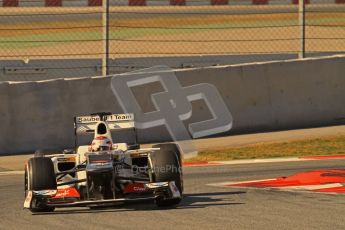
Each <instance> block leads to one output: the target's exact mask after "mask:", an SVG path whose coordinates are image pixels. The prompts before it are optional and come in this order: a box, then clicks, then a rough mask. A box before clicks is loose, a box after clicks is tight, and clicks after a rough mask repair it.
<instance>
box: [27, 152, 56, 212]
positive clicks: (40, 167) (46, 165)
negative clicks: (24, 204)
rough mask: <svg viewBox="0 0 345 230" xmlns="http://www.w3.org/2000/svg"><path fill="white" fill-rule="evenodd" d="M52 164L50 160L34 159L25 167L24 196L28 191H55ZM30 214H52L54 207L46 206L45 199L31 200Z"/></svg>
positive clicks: (34, 198)
mask: <svg viewBox="0 0 345 230" xmlns="http://www.w3.org/2000/svg"><path fill="white" fill-rule="evenodd" d="M56 189H57V183H56V176H55V171H54V164H53V162H52V161H51V159H50V158H45V157H34V158H31V159H30V160H29V161H28V162H27V164H26V166H25V196H27V193H28V191H30V190H31V191H40V190H56ZM32 199H33V200H32V207H31V208H30V211H31V212H52V211H54V207H48V206H47V205H46V200H45V198H41V197H35V196H34V197H33V198H32Z"/></svg>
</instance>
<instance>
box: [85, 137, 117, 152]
mask: <svg viewBox="0 0 345 230" xmlns="http://www.w3.org/2000/svg"><path fill="white" fill-rule="evenodd" d="M112 146H113V143H112V141H111V140H110V139H109V138H107V137H105V136H98V137H96V138H95V139H93V141H92V143H91V146H90V147H91V151H92V152H98V151H107V150H112Z"/></svg>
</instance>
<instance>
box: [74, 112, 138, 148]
mask: <svg viewBox="0 0 345 230" xmlns="http://www.w3.org/2000/svg"><path fill="white" fill-rule="evenodd" d="M100 121H104V122H106V123H107V125H108V128H109V131H110V132H111V133H112V136H113V138H114V134H116V133H119V134H118V135H121V136H122V137H125V139H126V138H128V139H126V140H125V141H122V142H126V143H128V144H130V145H131V146H133V148H136V146H138V137H137V132H136V129H135V122H134V114H132V113H126V114H113V113H109V112H102V113H94V114H90V115H88V116H77V117H74V133H75V146H76V147H77V146H79V144H83V143H84V144H89V143H91V140H92V137H93V135H90V134H94V132H95V129H96V128H97V123H98V122H100ZM117 131H124V132H121V133H120V132H117ZM128 132H129V133H128ZM123 134H127V135H123ZM90 138H91V139H90ZM113 141H114V140H113ZM116 141H119V138H116ZM128 141H129V142H128ZM120 142H121V141H120Z"/></svg>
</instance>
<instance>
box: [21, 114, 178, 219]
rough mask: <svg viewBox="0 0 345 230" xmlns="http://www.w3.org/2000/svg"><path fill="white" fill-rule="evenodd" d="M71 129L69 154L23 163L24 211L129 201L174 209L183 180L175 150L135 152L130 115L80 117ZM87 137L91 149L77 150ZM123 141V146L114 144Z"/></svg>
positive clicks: (166, 146)
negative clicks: (73, 138)
mask: <svg viewBox="0 0 345 230" xmlns="http://www.w3.org/2000/svg"><path fill="white" fill-rule="evenodd" d="M74 125H75V136H76V148H75V150H73V151H64V152H62V153H61V154H54V155H46V154H44V153H43V152H36V153H35V155H34V157H33V158H31V159H29V160H28V161H27V163H26V165H25V201H24V208H27V209H29V210H30V211H31V212H51V211H53V210H54V209H55V208H58V207H80V206H86V207H91V208H95V207H104V206H112V205H115V204H119V203H121V204H122V203H126V202H132V201H149V200H151V201H152V200H154V201H155V203H156V204H157V205H158V206H175V205H177V204H179V203H180V201H181V199H182V192H183V178H182V166H181V153H180V150H179V147H178V145H176V144H174V143H167V144H158V145H154V146H153V148H146V149H141V148H140V146H139V144H138V143H137V138H136V136H137V134H136V130H135V122H134V118H133V114H111V113H97V114H92V115H89V116H80V117H75V119H74ZM90 134H91V135H92V138H93V139H92V138H90ZM87 136H89V138H90V140H89V141H91V139H92V142H91V144H90V145H79V143H80V139H81V138H82V137H84V138H85V137H87ZM115 136H117V137H116V138H115ZM123 136H126V138H127V140H126V141H123V140H122V142H119V141H116V140H120V139H121V138H122V137H123ZM112 137H113V138H114V139H113V138H112ZM117 138H118V139H117ZM126 138H125V139H126ZM122 139H123V138H122ZM114 142H115V143H114Z"/></svg>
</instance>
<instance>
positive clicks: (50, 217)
mask: <svg viewBox="0 0 345 230" xmlns="http://www.w3.org/2000/svg"><path fill="white" fill-rule="evenodd" d="M344 166H345V161H344V160H322V161H300V162H289V163H288V162H285V163H260V164H242V165H224V166H208V167H187V168H184V173H185V197H184V199H183V202H182V203H181V205H180V206H179V207H177V208H174V209H158V208H157V207H156V206H155V205H154V204H153V203H146V204H131V205H123V206H117V207H114V208H108V209H101V210H90V209H88V208H70V209H57V210H56V211H55V212H54V213H49V214H47V213H43V214H40V215H32V214H31V213H30V212H29V211H28V210H23V209H22V206H23V199H24V197H23V196H24V195H23V175H6V176H0V229H50V230H53V229H345V219H344V212H345V195H329V194H319V193H298V192H286V191H275V190H258V189H246V188H230V187H213V186H208V185H207V184H210V183H218V182H225V181H240V180H253V179H264V178H273V177H279V176H287V175H291V174H294V173H297V172H303V171H309V170H315V169H335V168H338V169H341V168H344Z"/></svg>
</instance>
